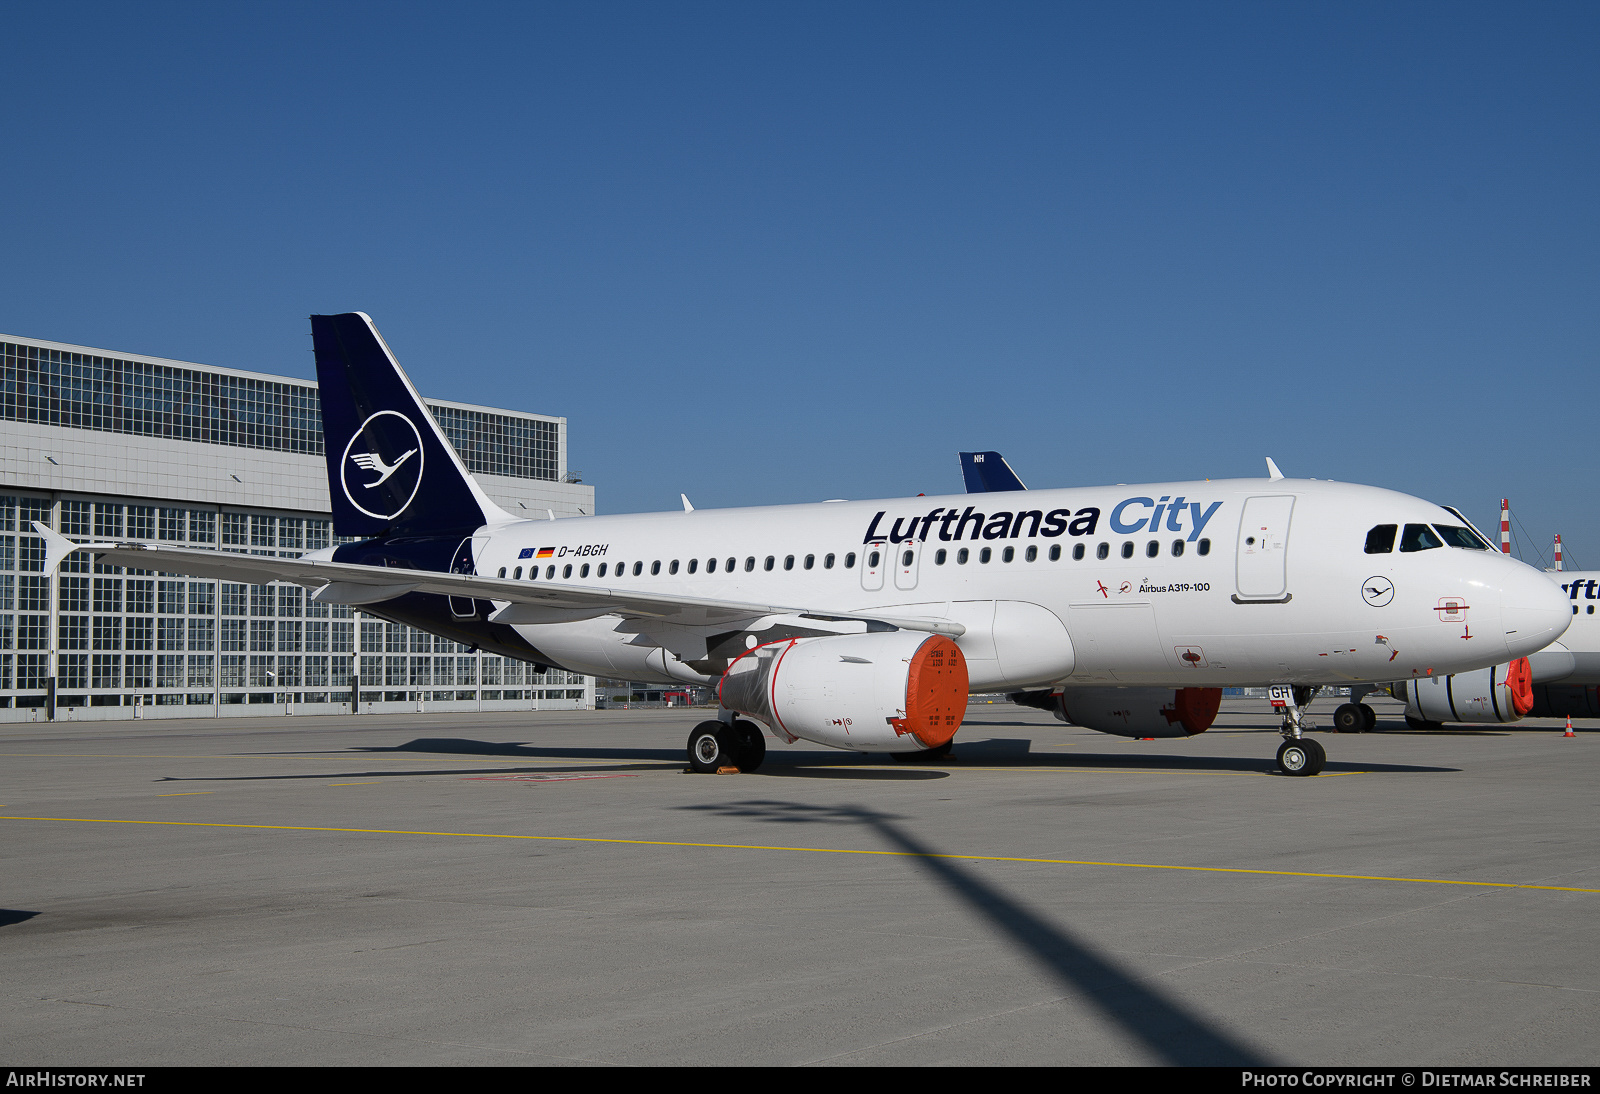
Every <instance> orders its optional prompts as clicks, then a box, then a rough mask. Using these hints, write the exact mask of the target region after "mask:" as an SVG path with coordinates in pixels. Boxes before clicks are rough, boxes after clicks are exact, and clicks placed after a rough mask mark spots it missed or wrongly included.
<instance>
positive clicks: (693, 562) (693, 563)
mask: <svg viewBox="0 0 1600 1094" xmlns="http://www.w3.org/2000/svg"><path fill="white" fill-rule="evenodd" d="M699 568H700V560H699V559H698V558H691V559H690V560H689V572H690V573H691V574H692V573H694V572H695V571H696V570H698V569H699Z"/></svg>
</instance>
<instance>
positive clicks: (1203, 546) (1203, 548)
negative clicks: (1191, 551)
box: [1195, 539, 1211, 555]
mask: <svg viewBox="0 0 1600 1094" xmlns="http://www.w3.org/2000/svg"><path fill="white" fill-rule="evenodd" d="M1195 553H1196V554H1202V555H1209V554H1210V553H1211V541H1210V540H1209V539H1203V540H1201V541H1200V542H1199V543H1198V544H1196V545H1195Z"/></svg>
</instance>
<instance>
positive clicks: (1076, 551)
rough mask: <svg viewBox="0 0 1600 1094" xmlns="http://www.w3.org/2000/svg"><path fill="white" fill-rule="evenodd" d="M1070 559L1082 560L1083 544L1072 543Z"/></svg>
mask: <svg viewBox="0 0 1600 1094" xmlns="http://www.w3.org/2000/svg"><path fill="white" fill-rule="evenodd" d="M1072 561H1074V562H1082V561H1083V544H1081V543H1074V544H1073V545H1072Z"/></svg>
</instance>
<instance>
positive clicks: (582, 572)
mask: <svg viewBox="0 0 1600 1094" xmlns="http://www.w3.org/2000/svg"><path fill="white" fill-rule="evenodd" d="M578 576H579V577H588V576H589V564H588V563H587V562H585V563H584V564H583V565H582V566H580V567H579V568H578Z"/></svg>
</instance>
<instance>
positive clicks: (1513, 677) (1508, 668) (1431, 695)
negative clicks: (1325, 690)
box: [1389, 657, 1534, 725]
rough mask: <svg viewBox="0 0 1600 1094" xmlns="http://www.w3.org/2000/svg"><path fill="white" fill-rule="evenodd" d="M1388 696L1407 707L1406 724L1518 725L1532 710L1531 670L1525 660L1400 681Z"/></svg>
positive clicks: (1523, 658)
mask: <svg viewBox="0 0 1600 1094" xmlns="http://www.w3.org/2000/svg"><path fill="white" fill-rule="evenodd" d="M1389 694H1390V695H1393V696H1394V697H1395V698H1396V699H1398V700H1400V701H1401V702H1402V703H1404V704H1405V705H1406V721H1408V722H1411V723H1413V724H1416V723H1419V722H1426V723H1432V724H1435V725H1437V724H1439V723H1441V722H1517V721H1521V720H1522V718H1523V717H1524V716H1525V715H1526V714H1527V713H1528V712H1529V711H1531V710H1532V709H1533V703H1534V696H1533V671H1532V669H1531V668H1529V666H1528V659H1527V658H1526V657H1519V658H1517V659H1516V660H1515V661H1512V662H1510V663H1509V664H1505V665H1495V666H1494V667H1493V668H1487V669H1478V670H1476V671H1475V672H1458V673H1455V674H1454V675H1451V676H1427V677H1420V678H1418V679H1415V680H1402V681H1400V682H1399V683H1397V684H1393V685H1391V686H1390V688H1389Z"/></svg>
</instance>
